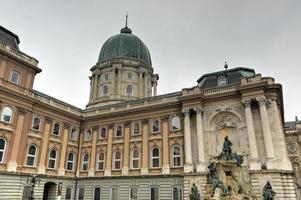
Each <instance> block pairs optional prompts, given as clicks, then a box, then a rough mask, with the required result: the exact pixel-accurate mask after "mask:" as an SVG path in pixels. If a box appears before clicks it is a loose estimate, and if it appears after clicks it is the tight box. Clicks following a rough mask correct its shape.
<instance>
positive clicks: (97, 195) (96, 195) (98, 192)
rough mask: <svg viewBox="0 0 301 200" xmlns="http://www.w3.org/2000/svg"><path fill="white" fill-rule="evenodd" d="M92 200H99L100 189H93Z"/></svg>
mask: <svg viewBox="0 0 301 200" xmlns="http://www.w3.org/2000/svg"><path fill="white" fill-rule="evenodd" d="M93 199H94V200H100V187H96V188H94V197H93Z"/></svg>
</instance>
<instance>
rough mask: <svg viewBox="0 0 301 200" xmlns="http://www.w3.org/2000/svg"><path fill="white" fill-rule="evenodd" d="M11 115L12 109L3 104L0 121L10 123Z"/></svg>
mask: <svg viewBox="0 0 301 200" xmlns="http://www.w3.org/2000/svg"><path fill="white" fill-rule="evenodd" d="M12 117H13V109H12V108H11V107H9V106H5V107H4V108H3V110H2V115H1V121H3V122H6V123H11V121H12Z"/></svg>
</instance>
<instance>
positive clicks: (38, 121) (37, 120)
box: [32, 117, 41, 131]
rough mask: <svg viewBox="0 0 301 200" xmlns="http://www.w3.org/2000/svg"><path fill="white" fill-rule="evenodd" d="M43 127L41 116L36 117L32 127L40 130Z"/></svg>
mask: <svg viewBox="0 0 301 200" xmlns="http://www.w3.org/2000/svg"><path fill="white" fill-rule="evenodd" d="M40 128H41V118H39V117H34V118H33V122H32V129H34V130H36V131H39V130H40Z"/></svg>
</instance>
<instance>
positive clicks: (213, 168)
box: [208, 161, 217, 179]
mask: <svg viewBox="0 0 301 200" xmlns="http://www.w3.org/2000/svg"><path fill="white" fill-rule="evenodd" d="M208 169H209V172H210V177H211V179H213V178H214V177H216V176H217V170H216V164H215V162H214V161H211V162H210V164H209V166H208Z"/></svg>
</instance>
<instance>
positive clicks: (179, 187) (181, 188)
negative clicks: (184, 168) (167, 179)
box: [171, 185, 184, 200]
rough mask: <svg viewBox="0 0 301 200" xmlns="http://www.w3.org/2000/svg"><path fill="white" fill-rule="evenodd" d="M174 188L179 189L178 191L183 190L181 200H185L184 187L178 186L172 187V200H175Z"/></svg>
mask: <svg viewBox="0 0 301 200" xmlns="http://www.w3.org/2000/svg"><path fill="white" fill-rule="evenodd" d="M174 188H177V189H180V190H181V196H180V200H183V199H184V192H183V187H182V186H178V185H174V186H172V187H171V198H172V200H174V193H173V190H174ZM178 192H179V191H178Z"/></svg>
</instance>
